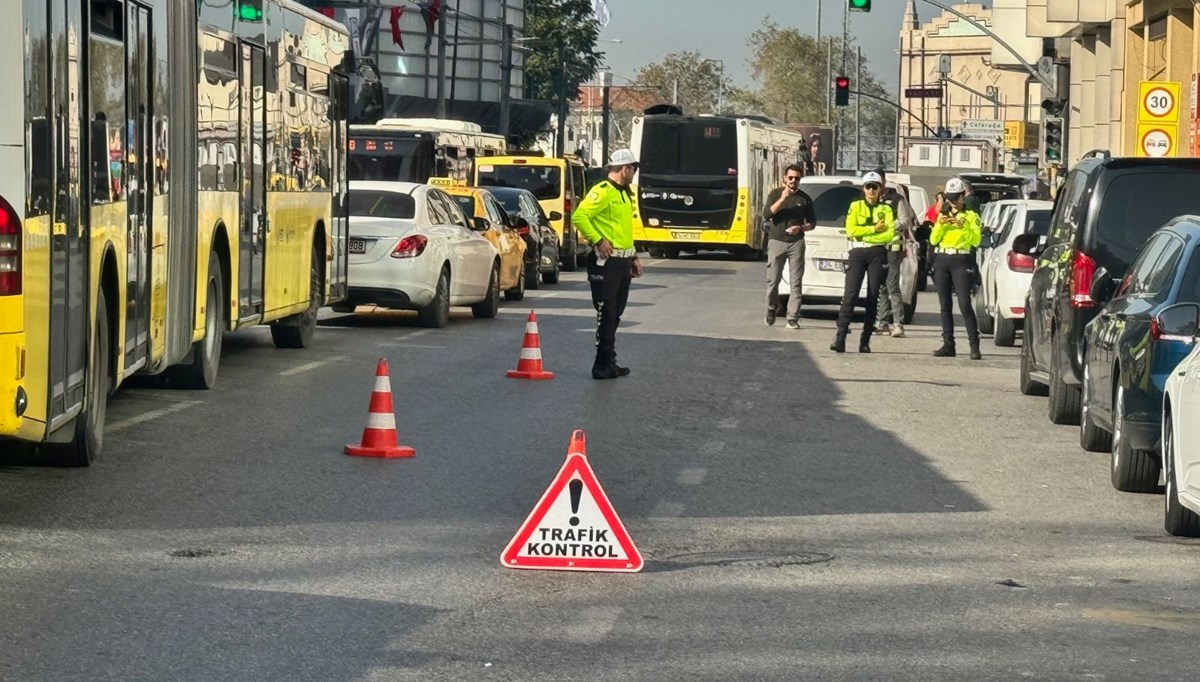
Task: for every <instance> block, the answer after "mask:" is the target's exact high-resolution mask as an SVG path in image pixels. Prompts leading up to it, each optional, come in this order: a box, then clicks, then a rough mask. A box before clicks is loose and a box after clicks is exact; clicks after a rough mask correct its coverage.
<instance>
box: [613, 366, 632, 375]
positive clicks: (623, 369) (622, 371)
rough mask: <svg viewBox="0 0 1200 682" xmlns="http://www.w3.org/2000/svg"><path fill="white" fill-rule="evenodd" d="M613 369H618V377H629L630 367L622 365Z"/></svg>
mask: <svg viewBox="0 0 1200 682" xmlns="http://www.w3.org/2000/svg"><path fill="white" fill-rule="evenodd" d="M613 367H615V368H616V369H617V376H619V377H627V376H629V368H628V367H622V366H620V365H613Z"/></svg>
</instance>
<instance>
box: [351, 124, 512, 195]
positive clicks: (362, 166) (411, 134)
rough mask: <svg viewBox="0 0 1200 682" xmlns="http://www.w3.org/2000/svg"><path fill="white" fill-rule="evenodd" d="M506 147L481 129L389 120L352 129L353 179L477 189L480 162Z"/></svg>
mask: <svg viewBox="0 0 1200 682" xmlns="http://www.w3.org/2000/svg"><path fill="white" fill-rule="evenodd" d="M506 146H507V143H506V141H505V139H504V136H503V135H492V134H491V133H485V132H483V128H481V127H480V126H479V124H478V123H471V122H469V121H449V120H442V119H437V118H385V119H381V120H380V121H379V122H377V123H374V124H372V125H353V126H350V179H351V180H382V181H400V182H420V183H425V182H429V178H435V177H436V178H453V179H454V180H456V181H459V182H462V183H465V184H472V183H473V182H474V181H475V159H476V158H478V157H483V156H495V155H497V154H503V153H504V151H505V148H506Z"/></svg>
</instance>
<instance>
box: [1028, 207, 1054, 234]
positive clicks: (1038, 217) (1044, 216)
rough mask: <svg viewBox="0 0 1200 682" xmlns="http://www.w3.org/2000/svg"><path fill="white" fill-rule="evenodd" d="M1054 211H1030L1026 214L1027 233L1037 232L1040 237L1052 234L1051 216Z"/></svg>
mask: <svg viewBox="0 0 1200 682" xmlns="http://www.w3.org/2000/svg"><path fill="white" fill-rule="evenodd" d="M1051 215H1053V212H1052V211H1050V210H1049V209H1042V210H1040V211H1029V212H1028V213H1026V214H1025V234H1036V235H1037V236H1039V237H1045V236H1046V235H1048V234H1050V216H1051Z"/></svg>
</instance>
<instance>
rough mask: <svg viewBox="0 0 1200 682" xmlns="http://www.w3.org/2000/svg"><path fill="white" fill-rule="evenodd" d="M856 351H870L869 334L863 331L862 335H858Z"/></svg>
mask: <svg viewBox="0 0 1200 682" xmlns="http://www.w3.org/2000/svg"><path fill="white" fill-rule="evenodd" d="M858 352H859V353H870V352H871V335H870V334H867V333H864V334H863V335H862V336H860V337H858Z"/></svg>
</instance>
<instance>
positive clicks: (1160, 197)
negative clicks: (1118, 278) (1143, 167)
mask: <svg viewBox="0 0 1200 682" xmlns="http://www.w3.org/2000/svg"><path fill="white" fill-rule="evenodd" d="M1197 182H1200V173H1194V172H1193V173H1189V172H1184V171H1177V172H1171V173H1125V174H1122V175H1118V176H1116V177H1114V178H1113V179H1112V181H1111V182H1110V183H1109V185H1108V187H1107V189H1106V190H1105V192H1104V198H1103V201H1102V203H1101V205H1100V213H1099V215H1098V216H1097V218H1096V231H1095V235H1096V236H1095V240H1096V251H1097V252H1098V255H1099V256H1100V258H1099V262H1100V264H1101V265H1104V266H1105V267H1108V268H1109V271H1110V272H1111V271H1114V268H1113V267H1110V264H1111V265H1117V266H1119V270H1121V271H1124V269H1125V268H1127V267H1129V264H1130V263H1132V262H1133V259H1134V257H1135V256H1136V255H1137V252H1138V250H1139V249H1141V248H1142V245H1143V244H1145V243H1146V240H1147V239H1149V238H1150V235H1151V234H1154V231H1155V230H1157V229H1158V228H1160V227H1162V226H1163V225H1166V224H1167V223H1168V222H1170V221H1171V219H1173V218H1175V217H1176V216H1180V215H1186V214H1195V213H1200V193H1197V192H1196V185H1197Z"/></svg>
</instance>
